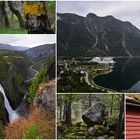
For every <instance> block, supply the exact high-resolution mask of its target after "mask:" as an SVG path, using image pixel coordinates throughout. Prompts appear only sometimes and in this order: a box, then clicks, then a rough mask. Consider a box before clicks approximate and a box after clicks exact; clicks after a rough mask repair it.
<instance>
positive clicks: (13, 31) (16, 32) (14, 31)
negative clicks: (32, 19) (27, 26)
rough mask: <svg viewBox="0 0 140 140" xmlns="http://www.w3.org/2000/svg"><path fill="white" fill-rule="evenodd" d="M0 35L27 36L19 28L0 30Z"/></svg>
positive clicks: (24, 31)
mask: <svg viewBox="0 0 140 140" xmlns="http://www.w3.org/2000/svg"><path fill="white" fill-rule="evenodd" d="M0 34H27V31H26V30H24V29H19V28H13V27H10V28H0Z"/></svg>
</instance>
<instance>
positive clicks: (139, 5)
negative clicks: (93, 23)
mask: <svg viewBox="0 0 140 140" xmlns="http://www.w3.org/2000/svg"><path fill="white" fill-rule="evenodd" d="M57 11H58V12H59V13H76V14H78V15H81V16H86V15H87V14H88V13H94V14H96V15H98V16H106V15H113V16H114V17H115V18H118V19H120V20H123V21H129V22H131V23H132V24H134V25H135V26H137V27H138V28H139V29H140V1H69V2H68V1H67V2H64V1H58V7H57Z"/></svg>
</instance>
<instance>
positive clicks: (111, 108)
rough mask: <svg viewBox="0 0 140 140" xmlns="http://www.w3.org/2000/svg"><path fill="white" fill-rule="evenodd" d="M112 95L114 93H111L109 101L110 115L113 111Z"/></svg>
mask: <svg viewBox="0 0 140 140" xmlns="http://www.w3.org/2000/svg"><path fill="white" fill-rule="evenodd" d="M113 97H114V95H113V94H112V95H111V102H110V115H112V111H113V99H114V98H113Z"/></svg>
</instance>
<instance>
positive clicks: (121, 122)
mask: <svg viewBox="0 0 140 140" xmlns="http://www.w3.org/2000/svg"><path fill="white" fill-rule="evenodd" d="M123 131H124V95H122V99H121V102H120V112H119V120H118V123H117V128H116V132H115V138H116V139H122V138H123Z"/></svg>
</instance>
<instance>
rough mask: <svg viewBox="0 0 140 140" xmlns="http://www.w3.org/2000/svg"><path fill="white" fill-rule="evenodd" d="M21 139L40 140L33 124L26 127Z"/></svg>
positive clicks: (39, 135)
mask: <svg viewBox="0 0 140 140" xmlns="http://www.w3.org/2000/svg"><path fill="white" fill-rule="evenodd" d="M22 138H23V139H41V138H42V136H41V134H40V133H39V131H38V128H37V126H36V125H35V124H33V123H31V124H29V126H28V129H27V132H26V133H25V134H23V137H22Z"/></svg>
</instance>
